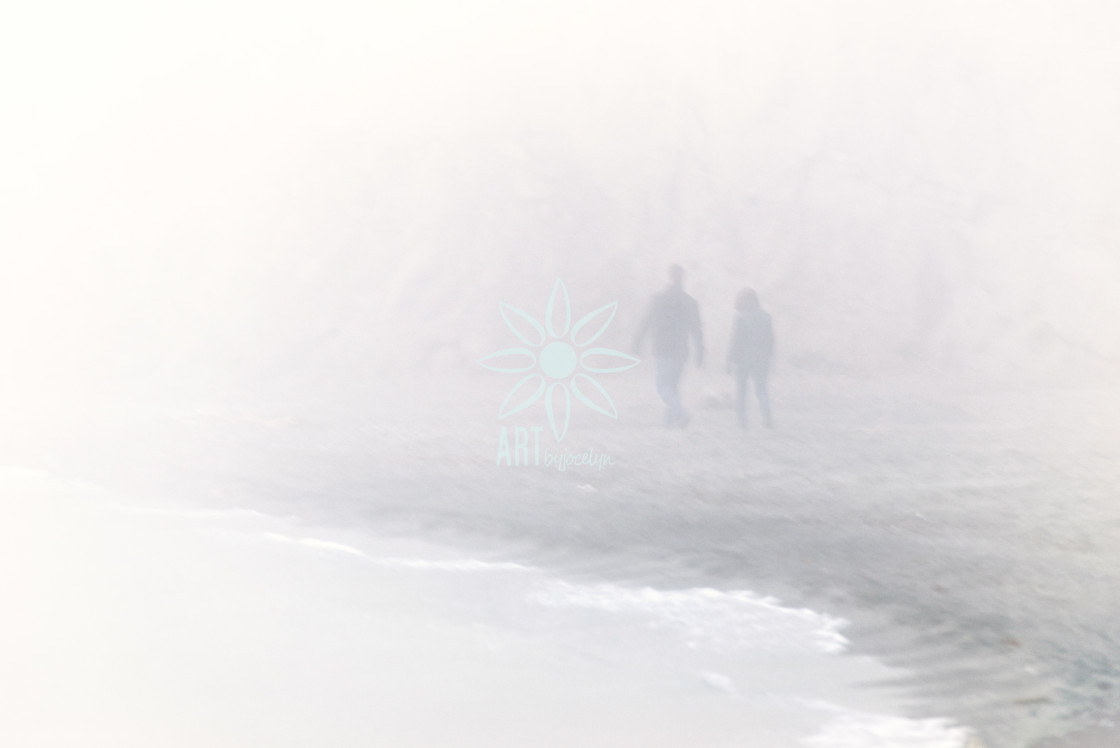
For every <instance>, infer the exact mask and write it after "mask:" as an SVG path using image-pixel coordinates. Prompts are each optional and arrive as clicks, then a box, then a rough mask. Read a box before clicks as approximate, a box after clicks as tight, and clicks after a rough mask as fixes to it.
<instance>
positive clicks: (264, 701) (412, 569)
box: [0, 467, 974, 748]
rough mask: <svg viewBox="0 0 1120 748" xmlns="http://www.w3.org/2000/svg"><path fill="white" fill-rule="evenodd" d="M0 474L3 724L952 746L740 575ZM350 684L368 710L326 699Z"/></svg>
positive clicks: (831, 632) (426, 740)
mask: <svg viewBox="0 0 1120 748" xmlns="http://www.w3.org/2000/svg"><path fill="white" fill-rule="evenodd" d="M0 483H2V484H3V487H4V490H5V493H7V494H8V495H9V496H13V498H14V500H13V501H10V502H9V503H8V504H6V505H5V514H6V515H7V516H6V517H5V523H4V527H5V529H6V530H7V532H8V533H9V535H10V536H9V537H8V538H6V543H5V545H6V547H7V549H8V552H9V554H11V555H12V556H14V560H15V561H16V564H17V565H18V566H19V567H20V568H23V570H24V572H25V574H26V573H28V572H30V577H27V576H23V577H21V578H20V579H18V580H11V581H13V582H15V584H14V585H13V586H12V587H11V588H10V589H13V590H15V591H16V596H15V602H18V603H22V604H21V605H20V614H19V615H16V616H15V617H14V619H12V620H9V622H8V623H7V626H8V627H10V628H11V629H13V631H10V632H9V633H13V634H14V637H6V640H7V641H9V642H14V641H22V646H23V647H24V649H23V650H22V651H20V652H19V653H18V654H17V653H16V652H14V651H9V652H7V653H4V654H5V659H6V660H8V661H9V662H12V661H13V660H14V664H15V665H16V667H15V668H14V669H13V672H14V673H16V675H17V677H18V676H19V675H20V674H22V675H24V677H26V676H27V675H30V674H31V672H34V673H35V674H36V679H37V681H38V682H35V683H34V684H33V683H25V684H24V686H25V687H24V689H23V691H22V692H20V693H18V694H17V693H12V694H9V696H10V697H11V698H13V699H15V701H16V702H17V703H20V704H22V705H23V708H22V709H21V712H20V718H19V719H16V720H14V721H13V722H12V723H11V724H10V725H9V726H8V727H7V728H6V729H7V730H9V731H10V732H13V735H12V737H13V738H18V739H19V740H20V741H22V744H35V745H43V746H50V745H65V744H67V741H68V740H70V739H71V738H72V737H74V736H76V735H78V734H81V735H82V736H83V737H84V738H85V739H86V740H87V741H88V740H89V739H90V737H91V736H97V737H99V738H101V739H104V740H106V741H111V742H114V744H118V745H131V744H134V743H135V744H142V743H143V742H144V741H150V740H159V742H160V743H161V744H164V745H177V744H179V741H182V740H186V741H187V742H188V743H189V742H192V741H193V742H194V744H206V745H215V744H218V743H216V742H215V741H216V740H217V741H219V742H220V741H223V740H224V741H228V740H233V739H235V738H236V740H235V742H237V744H238V745H256V744H261V745H265V744H267V745H276V744H278V743H277V741H278V740H280V743H279V744H289V745H306V744H308V742H307V740H306V739H299V738H293V736H298V735H301V734H302V735H305V736H308V737H310V735H311V734H312V732H314V733H316V739H317V740H322V739H324V735H323V734H322V733H323V731H324V730H325V731H326V732H327V733H329V734H333V735H334V737H333V738H331V744H332V745H349V744H354V745H360V744H368V739H369V738H370V737H371V736H372V735H374V734H377V735H378V736H379V737H381V738H383V737H384V736H386V735H397V739H403V740H407V741H409V744H417V745H433V746H435V745H455V744H458V743H457V742H456V740H457V739H462V738H463V737H464V736H465V735H473V737H474V738H478V739H485V740H486V742H487V744H490V745H507V744H508V745H515V744H523V741H524V740H527V739H531V740H533V741H534V744H541V745H557V746H561V745H573V744H580V745H604V746H606V745H617V744H619V743H618V741H619V740H628V741H634V740H637V741H639V742H641V743H642V744H643V745H656V746H665V747H666V748H668V747H669V746H685V745H689V746H691V745H706V746H719V745H728V746H730V745H748V746H758V748H778V747H780V746H791V747H792V746H800V745H804V746H816V747H820V748H828V747H829V746H842V745H850V744H851V741H852V740H857V741H860V742H859V744H861V745H879V744H882V745H888V744H890V745H901V744H903V743H904V744H906V745H913V746H923V747H925V746H930V747H936V748H940V747H941V746H953V748H957V746H960V747H961V748H964V746H966V743H965V742H964V733H963V732H962V731H961V730H960V728H955V727H952V726H951V725H949V724H948V723H946V722H945V721H944V720H934V719H927V720H907V719H904V718H902V717H900V716H894V713H895V711H897V709H898V705H899V704H900V703H901V702H900V701H899V699H900V696H899V694H898V693H892V691H891V689H889V688H884V687H874V686H871V685H870V683H871V682H873V681H876V680H878V681H882V680H883V679H885V678H887V677H889V676H892V675H897V673H895V672H894V671H891V670H889V669H887V668H885V667H883V666H882V665H880V664H878V663H876V662H875V661H874V660H871V659H869V658H866V657H859V656H848V655H840V654H839V651H840V650H841V649H843V647H844V645H845V640H844V639H843V637H842V636H840V634H839V633H838V631H837V627H838V626H839V625H841V622H840V621H838V620H836V619H829V618H827V617H822V616H821V615H820V614H817V613H814V612H812V611H810V610H807V609H792V608H788V607H784V606H781V605H780V604H778V603H777V601H774V600H767V599H765V598H760V597H758V596H755V595H752V594H750V593H733V594H728V593H720V592H717V591H715V590H710V589H708V590H684V591H681V592H659V591H657V590H654V589H653V588H649V587H642V588H638V587H634V588H627V587H616V586H610V587H604V586H602V585H598V586H596V585H587V584H582V583H579V582H571V581H565V580H563V579H557V578H555V577H552V576H551V575H548V574H545V573H544V572H542V571H541V570H539V569H535V568H533V567H526V566H523V565H518V564H513V563H508V562H507V563H500V562H499V563H495V562H488V561H481V560H473V559H463V558H462V557H458V556H456V555H455V554H453V553H451V552H449V551H447V550H445V549H440V548H439V547H437V546H431V545H429V544H427V543H418V542H416V541H391V540H385V539H377V538H375V537H374V536H372V535H371V534H370V533H369V532H368V531H357V530H351V531H349V532H340V531H338V530H334V531H331V530H330V529H329V528H325V527H319V528H314V527H309V526H307V525H306V523H301V522H298V521H294V520H291V519H288V520H284V519H279V518H276V517H269V516H267V515H265V514H261V513H259V512H255V511H247V510H239V511H213V510H200V509H197V508H193V509H192V508H189V507H181V508H177V509H176V508H171V507H168V506H166V505H164V506H163V507H153V506H143V505H136V504H133V503H121V501H122V499H123V497H118V496H116V495H115V494H114V493H112V492H108V491H105V490H104V489H100V488H99V487H96V486H92V485H81V484H75V483H73V482H67V481H60V480H58V479H56V478H53V477H51V476H50V475H49V474H48V473H45V472H42V471H28V470H20V469H13V468H10V467H5V468H2V469H0ZM123 500H125V501H128V499H123ZM110 502H111V503H110ZM308 533H310V534H308ZM75 546H76V550H77V555H74V551H75ZM21 561H22V563H21ZM9 568H15V567H11V566H10V567H9ZM620 606H621V607H620ZM744 626H745V628H743V627H744ZM681 637H685V638H683V639H682V638H681ZM822 637H823V638H822ZM686 639H687V640H688V644H689V646H687V647H686V646H683V644H684V642H685V641H686ZM60 646H61V647H63V650H62V651H63V652H65V656H64V658H62V659H59V658H58V654H59V652H58V649H57V648H58V647H60ZM0 652H2V650H0ZM48 652H51V653H54V656H53V657H48V656H47V654H48ZM655 652H656V653H657V656H656V657H652V658H651V654H653V653H655ZM666 653H668V654H666ZM154 663H158V666H157V665H156V664H154ZM21 665H22V666H21ZM24 668H29V669H27V670H25V669H24ZM108 670H111V671H112V673H113V675H112V683H113V685H112V686H110V687H109V688H108V689H104V688H103V689H100V690H98V691H95V690H93V688H94V683H95V682H96V681H97V680H98V679H99V678H100V677H101V675H100V674H104V673H106V672H108ZM43 678H48V679H49V680H50V681H52V682H53V683H54V684H55V685H53V686H48V685H47V684H46V682H44V681H43V680H42V679H43ZM91 679H92V680H91ZM207 681H210V682H211V686H210V687H209V688H207V689H202V688H201V686H202V684H203V683H204V682H207ZM467 683H470V684H471V686H470V689H469V691H467V692H464V691H463V690H462V689H463V688H464V687H465V686H466V684H467ZM230 684H234V685H233V686H231V685H230ZM28 686H30V687H28ZM311 686H314V689H315V690H314V691H306V689H307V688H308V687H311ZM231 687H232V688H233V689H234V690H232V691H231V690H230V689H231ZM139 689H142V690H139ZM48 694H49V695H50V699H49V701H48V700H47V696H48ZM480 697H481V698H482V700H480ZM464 699H465V702H464ZM355 700H357V701H364V702H367V703H368V704H369V706H370V707H371V708H375V714H371V713H369V712H367V711H366V710H362V709H358V710H355V709H353V708H352V706H348V707H347V708H340V707H338V705H337V704H338V703H343V704H347V705H351V704H353V702H354V701H355ZM460 702H464V703H460ZM892 705H893V706H892ZM247 706H248V711H249V712H250V713H259V714H260V715H262V716H263V715H264V714H266V713H267V714H269V715H275V716H272V717H270V718H268V719H266V720H264V721H263V722H260V721H253V720H247V719H246V717H245V715H244V714H243V710H245V709H246V707H247ZM572 709H576V710H578V711H579V712H580V713H581V715H582V717H581V720H580V722H579V723H578V726H577V724H576V723H569V722H567V721H565V719H564V717H563V716H562V715H565V714H567V713H568V712H569V711H570V710H572ZM278 710H279V711H278ZM503 710H508V713H509V716H516V719H515V720H514V722H513V723H512V724H511V723H510V721H509V720H508V719H503V718H502V717H501V716H500V715H501V714H502V712H503ZM433 711H434V712H437V713H440V714H443V715H444V719H445V720H446V724H445V725H444V726H443V728H442V729H439V728H433V727H432V726H431V725H428V724H426V723H425V721H424V720H422V719H421V718H420V715H423V714H430V713H432V712H433ZM386 712H389V713H391V714H392V715H393V716H392V717H390V716H387V714H386ZM172 714H174V718H172ZM401 715H405V716H401ZM557 720H560V721H557ZM48 724H50V725H53V727H50V728H47V727H46V725H48ZM453 725H458V728H457V729H454V728H452V727H450V726H453ZM449 729H450V731H448V730H449ZM21 730H22V731H21ZM464 730H465V731H466V732H463V731H464ZM472 731H473V732H472ZM542 731H543V732H542ZM281 735H284V736H285V739H282V740H281V739H280V736H281ZM293 740H294V742H293ZM472 740H473V738H472ZM199 741H201V742H199ZM900 741H902V742H900ZM968 745H974V744H968Z"/></svg>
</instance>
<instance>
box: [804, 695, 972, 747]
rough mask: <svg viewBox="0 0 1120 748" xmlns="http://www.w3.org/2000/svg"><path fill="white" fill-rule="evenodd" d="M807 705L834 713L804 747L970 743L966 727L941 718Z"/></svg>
mask: <svg viewBox="0 0 1120 748" xmlns="http://www.w3.org/2000/svg"><path fill="white" fill-rule="evenodd" d="M811 705H812V706H815V707H817V708H822V709H827V710H828V711H832V712H837V713H838V714H837V716H836V717H835V718H834V719H833V720H832V721H830V722H829V723H828V724H826V725H825V726H824V727H823V728H822V729H821V731H820V732H818V733H817V734H816V735H813V736H811V737H809V738H806V739H805V741H804V744H805V745H806V746H807V748H966V747H967V746H968V745H970V744H971V743H970V741H971V737H972V733H971V731H970V730H968V729H967V728H965V727H961V726H959V725H956V724H954V723H953V721H952V720H949V719H945V718H941V717H937V718H931V719H908V718H906V717H892V716H887V715H882V714H867V713H865V712H857V711H852V710H843V709H839V708H838V707H836V706H835V705H833V704H827V703H821V702H814V703H812V704H811Z"/></svg>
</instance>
